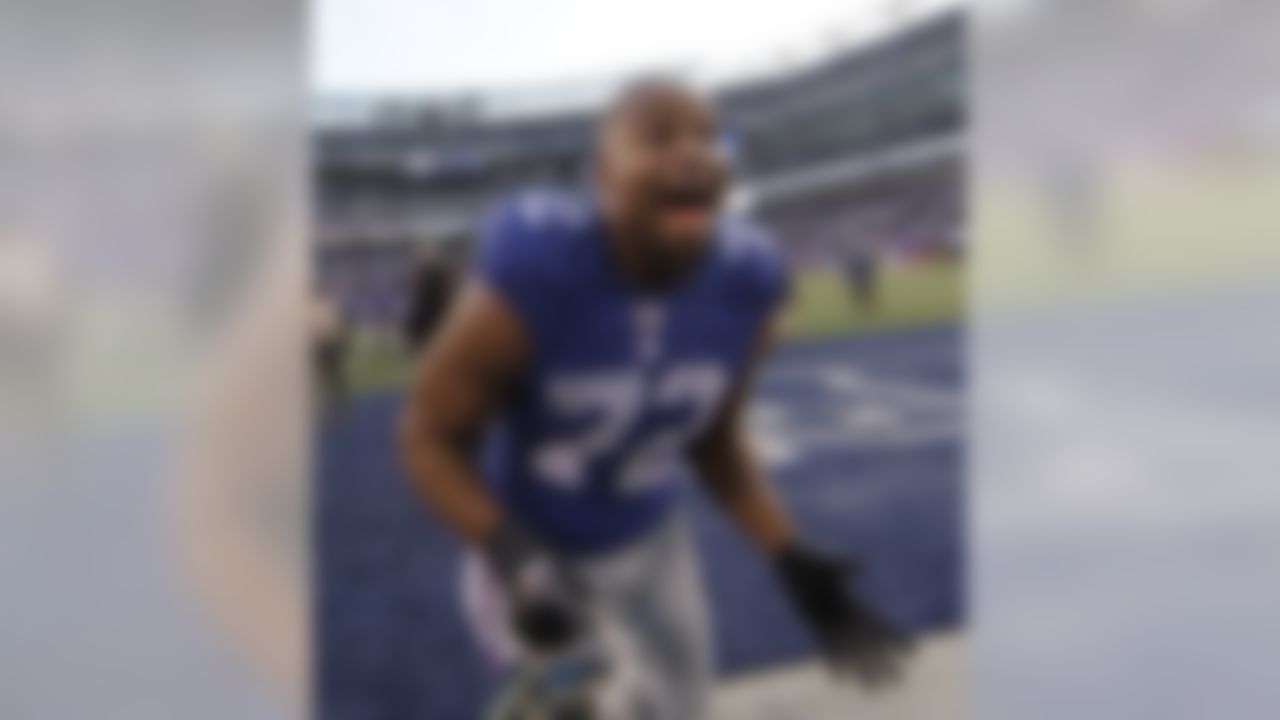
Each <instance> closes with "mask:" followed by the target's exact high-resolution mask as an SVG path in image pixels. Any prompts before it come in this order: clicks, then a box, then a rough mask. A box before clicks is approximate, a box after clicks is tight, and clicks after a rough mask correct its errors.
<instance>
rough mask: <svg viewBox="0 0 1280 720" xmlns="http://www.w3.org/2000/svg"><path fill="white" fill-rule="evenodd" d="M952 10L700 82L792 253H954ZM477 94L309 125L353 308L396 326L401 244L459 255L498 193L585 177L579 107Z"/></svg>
mask: <svg viewBox="0 0 1280 720" xmlns="http://www.w3.org/2000/svg"><path fill="white" fill-rule="evenodd" d="M963 25H964V17H963V15H962V14H961V13H959V12H949V13H944V14H942V15H939V16H936V17H934V18H932V19H930V20H928V21H925V22H922V23H918V24H916V25H913V26H911V27H909V28H907V29H906V30H904V31H902V32H900V33H898V34H895V35H892V36H890V37H888V38H886V39H884V40H882V41H879V42H876V43H873V44H871V45H863V46H859V47H858V48H856V49H853V50H847V51H844V52H839V53H837V54H835V55H834V56H832V57H828V58H826V59H825V60H822V61H819V62H816V63H814V64H812V65H810V66H809V67H807V68H802V69H799V70H790V71H788V72H786V73H783V74H778V75H775V76H774V77H768V78H755V79H750V80H740V81H737V82H733V83H730V84H728V85H725V86H723V87H721V88H719V89H718V90H716V91H715V95H716V97H717V99H718V100H719V103H720V105H721V108H722V112H723V115H724V120H725V125H726V127H727V131H726V133H727V136H726V141H727V142H729V143H730V145H731V147H732V149H733V151H734V155H735V158H736V160H737V162H738V165H739V174H740V177H741V180H742V187H743V189H742V191H741V198H742V200H743V201H744V202H745V204H746V205H747V207H748V208H749V209H750V210H751V211H752V212H754V213H755V214H756V215H757V217H758V218H759V219H760V220H761V221H762V222H764V223H765V224H766V225H769V226H771V227H772V229H773V230H774V231H775V232H776V234H777V236H778V237H779V240H780V242H781V243H782V244H783V248H784V251H785V252H786V253H787V255H788V257H789V259H790V261H791V262H792V263H793V264H795V265H797V266H801V267H803V266H808V265H819V264H827V263H839V262H842V261H844V260H845V259H847V258H848V257H850V255H851V254H862V255H873V256H876V257H885V256H889V257H894V258H911V257H917V256H920V255H928V254H931V253H935V252H939V251H943V252H948V253H955V252H958V251H960V249H961V238H960V237H959V235H958V230H957V228H958V227H960V225H961V218H960V208H961V206H962V203H961V202H960V194H961V180H962V174H961V172H960V169H959V168H960V161H959V157H960V147H959V135H960V133H961V131H962V129H963V125H964V107H963V96H962V87H963V82H964V80H963V76H964V72H963V71H964V66H963V59H964V55H963V52H962V46H961V43H962V36H963ZM489 105H492V103H490V104H489ZM486 107H487V105H486V103H484V102H481V101H480V100H479V99H477V98H448V99H437V100H428V99H424V100H421V101H417V102H411V101H399V102H395V103H383V104H382V105H377V106H373V107H368V108H365V109H364V111H363V112H358V113H346V114H344V116H343V117H342V118H341V119H338V118H329V119H328V120H327V121H326V122H322V123H321V125H320V129H319V130H318V132H317V134H316V138H315V145H316V157H317V161H318V169H317V173H318V177H317V183H316V193H317V202H316V206H317V208H318V211H319V217H318V232H319V238H318V242H319V244H320V248H319V252H318V253H317V256H318V258H319V259H318V268H317V271H318V275H319V280H320V286H321V287H322V288H323V289H324V290H325V291H326V292H328V293H330V294H332V295H333V296H335V297H338V298H340V302H341V304H342V305H343V307H344V308H345V310H346V311H347V314H348V315H349V316H350V317H352V318H353V319H356V320H357V321H360V322H366V323H374V324H388V325H393V324H396V323H399V322H400V316H401V315H402V314H403V312H404V310H405V307H406V306H407V302H406V300H405V298H404V294H405V292H406V290H405V288H406V286H407V283H408V277H407V274H408V270H407V268H408V267H409V266H410V265H411V264H412V263H411V262H410V260H411V258H412V257H413V254H414V252H415V249H416V248H418V247H421V246H436V247H443V248H445V249H446V250H447V251H448V252H450V253H457V252H465V250H466V248H467V247H468V245H469V242H470V237H471V231H472V229H473V228H474V227H475V225H476V222H477V220H478V218H479V216H480V215H481V214H482V213H483V212H484V210H485V208H487V207H488V206H489V205H490V204H491V203H492V202H493V200H494V199H495V198H496V197H498V196H500V195H502V194H504V193H507V192H510V191H513V190H515V189H518V188H522V187H527V186H530V185H542V186H552V187H556V186H559V187H580V186H581V184H582V183H583V180H584V177H585V166H586V161H587V155H588V148H589V137H590V129H591V126H592V115H591V113H590V112H589V111H585V110H566V111H558V112H557V111H549V112H548V111H544V112H542V113H539V114H537V115H535V116H528V117H511V116H510V115H509V114H503V115H501V116H495V114H494V113H491V112H489V111H487V110H486Z"/></svg>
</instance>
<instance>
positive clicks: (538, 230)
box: [476, 190, 591, 302]
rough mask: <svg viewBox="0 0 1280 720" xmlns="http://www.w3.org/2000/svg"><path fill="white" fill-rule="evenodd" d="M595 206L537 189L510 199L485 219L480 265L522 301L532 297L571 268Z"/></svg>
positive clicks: (491, 279)
mask: <svg viewBox="0 0 1280 720" xmlns="http://www.w3.org/2000/svg"><path fill="white" fill-rule="evenodd" d="M590 217H591V216H590V206H589V205H588V204H587V202H586V201H585V200H584V199H581V198H578V197H576V196H574V195H572V194H569V193H567V192H556V191H551V190H534V191H526V192H521V193H518V194H515V195H512V196H510V197H507V198H504V199H502V200H501V201H499V202H498V203H497V205H495V207H494V209H493V210H492V211H491V212H490V213H489V216H488V217H487V219H486V220H485V222H484V226H483V230H482V232H481V237H480V246H479V253H478V255H477V257H476V267H477V269H478V271H479V273H480V275H481V276H483V277H485V278H486V279H487V280H488V281H489V282H490V283H492V284H493V285H495V286H497V287H498V289H500V290H503V291H504V292H506V293H507V294H508V295H509V296H511V298H512V299H513V300H515V301H516V302H524V301H528V300H532V299H533V296H534V295H535V294H536V293H537V292H539V291H540V290H543V291H545V290H546V289H548V288H547V286H548V284H549V283H554V282H555V281H556V278H557V277H558V276H559V275H560V274H562V273H563V272H565V268H567V267H568V266H569V265H570V264H571V263H570V262H569V261H570V260H571V259H572V253H573V245H574V242H575V238H576V237H577V236H578V235H580V234H581V233H582V232H583V231H584V230H585V228H586V227H587V226H588V224H589V222H590Z"/></svg>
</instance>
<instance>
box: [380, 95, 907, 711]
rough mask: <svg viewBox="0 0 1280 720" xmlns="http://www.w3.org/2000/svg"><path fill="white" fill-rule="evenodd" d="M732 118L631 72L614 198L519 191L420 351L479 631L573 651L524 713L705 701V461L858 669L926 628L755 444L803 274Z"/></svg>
mask: <svg viewBox="0 0 1280 720" xmlns="http://www.w3.org/2000/svg"><path fill="white" fill-rule="evenodd" d="M717 136H718V128H717V121H716V116H715V113H714V111H713V109H712V108H711V107H710V105H709V104H708V103H707V102H706V101H705V100H704V99H703V98H702V97H701V96H699V95H697V94H695V93H694V92H692V91H690V90H689V89H688V88H686V87H685V86H683V85H681V84H678V83H675V82H671V81H668V80H660V79H655V80H648V81H644V82H640V83H637V84H635V85H633V86H632V87H630V88H629V89H628V90H626V91H625V92H624V93H623V94H622V95H621V96H620V97H619V98H618V99H617V100H616V101H615V103H614V104H613V105H612V106H611V107H610V108H609V109H608V110H607V111H606V112H605V114H604V116H603V118H602V120H601V121H600V123H599V127H598V129H597V138H596V147H595V160H594V162H595V165H594V175H593V191H594V192H593V196H592V197H591V198H590V199H589V200H583V199H579V198H571V197H566V196H562V195H551V194H527V195H523V196H520V197H518V198H516V199H515V200H514V201H512V202H510V203H507V204H505V205H504V206H503V207H502V208H500V209H499V211H498V212H497V213H496V214H495V216H494V218H493V219H492V221H491V223H490V224H489V227H488V228H487V230H486V233H485V237H484V238H483V241H482V247H481V249H480V251H479V255H478V258H477V260H476V262H475V267H476V270H475V277H474V278H473V280H472V282H470V283H469V284H468V286H467V287H466V288H465V289H464V290H463V291H462V292H461V294H460V295H459V297H458V300H457V302H456V303H455V304H454V306H453V307H452V308H451V309H450V311H449V313H448V316H447V317H446V318H445V319H444V321H443V323H442V326H441V327H440V328H439V331H438V332H437V333H436V336H435V337H434V338H433V339H432V341H431V343H430V344H429V345H428V347H427V348H426V351H425V353H424V354H423V356H422V358H421V360H420V363H419V367H418V369H417V374H416V378H415V382H414V387H413V389H412V392H411V395H410V398H409V400H408V404H407V406H406V409H405V411H404V415H403V417H402V422H401V448H402V453H403V456H404V460H405V463H406V466H407V468H408V470H409V472H410V476H411V477H412V479H413V481H414V483H415V485H416V486H417V488H418V489H419V491H420V492H421V493H422V495H423V496H424V497H425V498H426V500H427V501H428V503H429V504H430V505H431V507H432V508H433V509H434V510H435V511H436V512H437V513H438V514H439V515H440V516H441V517H442V518H443V519H444V520H445V522H446V523H447V524H448V525H449V526H451V527H452V528H453V529H454V530H455V531H456V532H457V533H458V534H459V535H460V536H461V537H462V538H463V539H464V540H465V541H466V542H467V543H468V545H469V546H470V547H471V548H473V550H474V552H472V553H471V555H470V557H468V559H467V560H466V563H465V566H464V576H463V592H464V604H465V606H466V610H467V613H468V616H469V618H470V620H471V621H472V623H473V625H474V630H475V632H476V634H477V637H478V640H479V641H480V644H481V645H482V646H483V648H484V649H485V650H486V651H487V654H489V655H490V656H492V657H493V658H494V659H495V660H496V661H497V662H498V663H499V664H502V665H504V666H507V667H512V666H514V667H515V669H516V670H517V673H521V672H523V671H525V670H528V669H530V668H533V669H534V670H538V669H543V670H546V669H548V668H549V669H550V670H548V673H549V674H548V675H546V676H544V677H550V678H551V682H550V686H549V687H547V686H544V687H543V688H542V689H543V690H546V691H547V693H545V694H544V695H542V696H541V697H539V696H538V695H537V694H536V693H531V694H530V695H528V696H518V697H517V699H516V700H515V701H514V702H513V704H512V705H511V706H510V708H509V712H510V713H511V715H510V716H512V717H596V718H635V717H650V718H666V719H669V720H693V719H695V718H699V717H704V713H705V712H706V710H707V702H708V695H709V691H710V685H711V682H712V680H713V677H712V675H713V668H712V645H711V637H710V626H709V623H708V620H707V616H706V610H705V608H704V599H703V597H702V590H701V586H700V585H701V583H700V580H699V571H698V567H697V562H696V558H695V557H694V546H693V541H692V538H691V533H690V530H689V528H688V527H687V524H686V519H685V517H684V514H683V513H682V512H681V511H679V510H678V508H677V507H676V505H677V498H678V496H679V493H680V489H679V483H678V482H677V479H678V477H679V475H680V468H681V467H682V466H683V465H685V464H686V463H687V465H688V466H690V467H691V469H692V470H693V471H694V474H695V475H696V476H697V477H698V478H699V480H700V481H701V484H702V485H703V487H704V488H705V489H706V490H707V491H708V492H709V494H710V495H711V497H712V498H713V499H714V500H715V501H716V502H717V503H718V504H719V506H720V507H721V508H722V509H723V510H724V512H725V513H726V514H727V515H728V516H729V517H730V518H731V519H732V521H733V522H734V523H735V524H736V526H737V527H739V528H740V529H741V531H742V532H743V533H744V534H745V535H746V536H747V537H748V538H749V539H750V540H751V541H752V542H753V544H754V545H755V546H756V547H757V548H758V549H759V550H760V552H761V553H762V554H763V555H764V556H765V557H766V558H768V559H769V561H770V562H771V563H772V564H773V565H774V566H775V568H776V570H777V572H778V577H779V579H780V581H781V582H782V584H783V586H784V588H785V589H786V591H787V594H788V596H789V597H790V599H791V600H792V602H793V604H794V607H795V608H796V610H797V611H798V613H799V614H800V616H801V617H802V618H803V619H804V620H805V621H806V622H807V624H808V625H809V626H810V628H811V629H812V630H813V632H814V633H815V637H816V638H817V640H818V643H819V645H820V647H821V648H822V650H823V651H824V654H825V656H826V657H827V659H828V660H829V661H830V663H831V665H832V667H833V668H834V669H836V670H839V671H842V675H843V674H844V672H845V671H848V672H852V673H853V675H854V676H855V677H858V678H860V679H862V680H864V681H866V682H867V683H869V684H871V685H878V684H880V683H882V682H885V681H889V680H892V679H893V678H894V677H895V676H896V673H897V670H898V665H899V662H900V660H901V655H902V652H903V651H905V650H906V648H907V647H908V641H907V639H906V637H905V636H904V635H903V634H902V633H901V632H900V631H899V630H898V629H897V628H895V627H893V626H891V625H890V624H889V623H888V622H887V621H886V620H884V619H883V618H882V616H881V615H880V613H879V612H878V611H877V610H876V609H874V608H872V607H870V606H869V605H868V604H867V603H866V602H865V601H863V600H862V599H861V598H860V597H859V594H858V593H856V592H854V588H853V586H852V584H851V580H852V577H851V570H852V569H853V568H855V567H856V564H855V563H854V562H853V561H852V560H851V559H844V558H837V557H833V556H831V555H828V554H826V553H825V552H822V551H820V550H818V549H816V548H815V547H814V546H812V545H810V544H808V543H807V542H805V541H804V540H803V539H802V538H801V537H800V535H799V533H798V532H797V529H796V528H795V527H794V526H793V525H792V524H791V522H790V520H789V518H788V516H787V513H786V512H785V510H784V509H783V508H782V506H781V505H780V504H779V502H778V501H777V500H776V499H775V496H774V494H773V493H772V491H771V489H770V486H769V483H768V481H767V480H766V478H765V475H764V472H763V469H762V467H761V466H760V465H759V464H758V463H757V461H756V460H755V457H754V455H753V452H752V449H751V447H750V443H749V440H748V438H747V432H746V427H745V425H746V422H745V410H746V406H747V401H748V399H749V397H750V395H751V387H752V379H753V377H754V376H755V375H756V372H757V369H758V366H759V365H760V363H761V360H762V358H763V357H764V355H765V353H766V351H767V350H768V348H769V346H770V345H771V341H772V336H773V334H774V329H775V328H776V327H777V325H778V323H777V319H778V315H779V310H780V307H781V305H782V302H783V300H784V295H785V291H786V275H785V271H784V268H783V266H782V263H781V260H780V258H779V257H778V255H777V254H776V250H775V249H774V248H773V246H772V243H771V242H770V240H769V239H768V238H767V237H765V236H764V234H763V233H762V232H761V231H760V230H759V229H757V228H756V227H755V226H753V225H751V224H749V223H747V222H745V221H744V220H742V219H739V218H736V217H732V216H729V215H727V214H724V213H722V212H721V210H720V209H721V202H722V198H723V197H724V195H725V193H726V191H727V189H728V181H729V178H728V172H727V169H726V166H725V164H724V161H723V158H722V156H721V155H720V150H719V144H718V142H717V139H718V137H717ZM584 657H585V658H590V662H584V663H580V664H577V665H563V664H557V663H558V661H560V660H564V659H573V658H584ZM566 667H567V668H569V670H567V671H565V670H564V668H566ZM557 668H559V670H562V671H564V672H560V673H559V674H557V672H556V670H557ZM525 676H527V673H525ZM582 678H589V679H592V680H590V681H586V682H570V681H571V680H574V679H582ZM565 684H567V685H568V686H570V687H571V688H573V689H576V690H574V691H570V692H565V693H560V694H557V692H556V691H557V690H562V689H563V688H564V687H565ZM520 697H523V698H524V699H519V698H520ZM544 700H546V701H547V702H548V704H547V705H546V706H544V707H534V705H536V704H537V703H539V702H542V701H544ZM561 711H564V712H566V713H569V714H563V715H560V714H556V713H559V712H561ZM539 712H543V713H545V714H542V715H538V714H536V713H539Z"/></svg>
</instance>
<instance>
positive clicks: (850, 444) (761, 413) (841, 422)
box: [751, 364, 963, 468]
mask: <svg viewBox="0 0 1280 720" xmlns="http://www.w3.org/2000/svg"><path fill="white" fill-rule="evenodd" d="M779 383H786V384H793V383H800V384H805V385H808V386H809V387H810V389H812V386H813V385H814V384H816V385H818V386H819V388H820V389H821V391H822V392H821V397H820V399H819V400H817V401H816V402H813V403H786V402H782V401H780V400H779V399H778V394H779V393H778V390H779V387H778V385H779ZM762 396H763V397H762V398H761V399H760V400H759V401H757V402H756V403H755V405H754V407H753V409H752V413H751V427H752V432H753V435H754V437H755V439H756V443H757V446H758V447H759V448H760V452H761V454H762V456H763V457H764V459H765V461H766V462H768V463H769V464H770V466H771V467H774V468H780V467H786V466H788V465H791V464H793V463H795V462H796V461H797V460H798V459H800V458H802V457H806V456H808V455H809V454H811V453H814V452H823V451H837V450H850V449H854V450H877V449H904V448H911V447H918V446H921V445H927V444H936V443H938V442H945V441H949V440H954V439H955V438H956V437H958V436H959V434H960V431H961V427H962V420H963V417H962V412H961V411H962V408H961V405H960V401H959V394H958V393H957V392H956V391H954V390H945V389H939V388H931V387H927V386H924V385H921V384H919V383H910V382H905V381H902V380H886V379H883V378H877V377H874V376H871V375H869V374H867V373H865V372H863V371H861V370H859V369H856V368H851V367H848V366H847V365H832V364H825V365H821V366H818V367H816V368H813V367H811V368H807V369H801V368H784V369H783V370H782V371H781V372H778V373H774V374H773V375H771V376H770V378H768V380H767V383H766V387H765V390H764V392H763V393H762Z"/></svg>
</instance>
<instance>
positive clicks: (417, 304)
mask: <svg viewBox="0 0 1280 720" xmlns="http://www.w3.org/2000/svg"><path fill="white" fill-rule="evenodd" d="M454 270H455V269H454V265H453V264H452V263H451V262H450V261H449V259H448V258H447V257H445V256H443V255H442V254H441V253H437V252H433V251H430V250H425V251H423V252H421V253H420V254H419V255H418V256H417V257H416V258H415V259H414V267H413V272H412V274H411V275H410V277H409V307H408V310H407V311H406V312H405V317H404V339H405V344H406V345H407V346H408V348H409V350H410V352H412V353H415V354H416V353H417V352H418V351H419V350H421V349H422V348H423V347H424V346H426V344H427V342H428V341H429V340H430V339H431V336H432V334H433V333H434V332H435V329H436V327H437V326H438V325H439V324H440V320H441V319H442V318H443V317H444V314H445V310H447V309H448V307H449V301H450V299H451V298H452V296H453V291H454V285H455V283H456V277H455V271H454Z"/></svg>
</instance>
